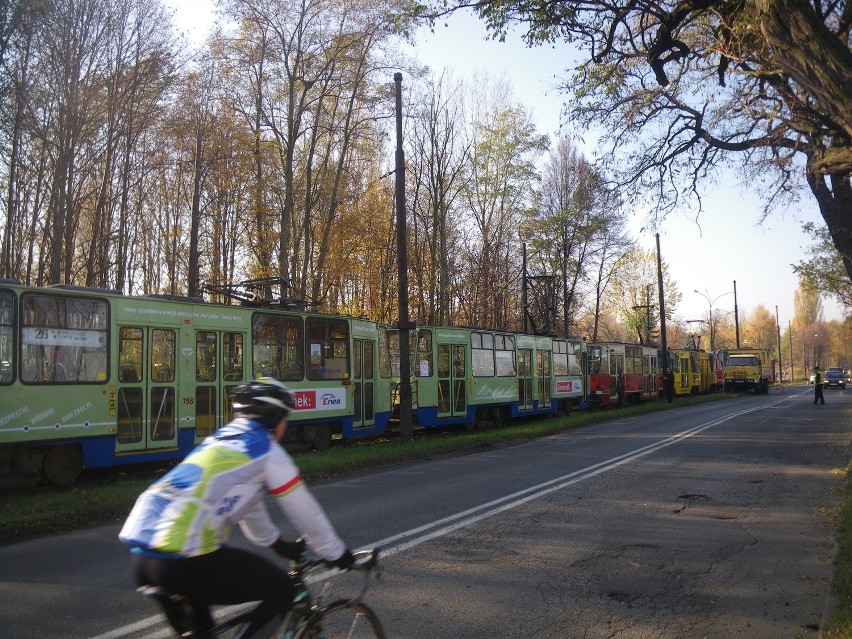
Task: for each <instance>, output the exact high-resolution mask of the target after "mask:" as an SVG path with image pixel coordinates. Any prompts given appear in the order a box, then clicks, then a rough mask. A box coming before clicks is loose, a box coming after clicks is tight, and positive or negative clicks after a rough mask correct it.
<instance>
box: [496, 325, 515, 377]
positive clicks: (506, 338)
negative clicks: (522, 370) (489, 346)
mask: <svg viewBox="0 0 852 639" xmlns="http://www.w3.org/2000/svg"><path fill="white" fill-rule="evenodd" d="M494 358H495V366H496V371H497V376H498V377H514V376H515V374H516V373H515V340H514V338H513V337H512V336H511V335H497V336H496V337H495V339H494Z"/></svg>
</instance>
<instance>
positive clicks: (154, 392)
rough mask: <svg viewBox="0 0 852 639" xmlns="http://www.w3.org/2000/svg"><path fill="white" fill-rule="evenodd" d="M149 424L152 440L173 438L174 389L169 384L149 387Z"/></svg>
mask: <svg viewBox="0 0 852 639" xmlns="http://www.w3.org/2000/svg"><path fill="white" fill-rule="evenodd" d="M168 332H171V331H168ZM150 424H151V439H152V440H153V441H163V440H168V439H174V436H175V389H174V388H172V387H171V386H155V387H154V388H152V389H151V419H150Z"/></svg>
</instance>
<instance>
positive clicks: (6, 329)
mask: <svg viewBox="0 0 852 639" xmlns="http://www.w3.org/2000/svg"><path fill="white" fill-rule="evenodd" d="M14 318H15V296H14V295H13V294H12V293H11V292H9V291H0V384H11V383H12V380H13V379H14V378H15V370H14V368H13V366H14V361H15V358H14V357H13V356H12V353H13V352H14V346H13V343H12V340H13V339H14V335H15V331H14V327H13V326H12V321H13V319H14Z"/></svg>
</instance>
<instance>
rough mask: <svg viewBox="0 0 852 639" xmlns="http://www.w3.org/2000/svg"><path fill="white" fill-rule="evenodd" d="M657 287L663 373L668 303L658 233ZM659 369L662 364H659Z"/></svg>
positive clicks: (665, 360) (666, 366)
mask: <svg viewBox="0 0 852 639" xmlns="http://www.w3.org/2000/svg"><path fill="white" fill-rule="evenodd" d="M657 287H658V289H659V295H660V349H661V350H662V351H663V364H662V368H663V373H664V374H665V372H666V369H667V368H668V367H669V351H668V348H667V346H666V301H665V294H664V292H663V260H662V258H661V257H660V234H659V233H657ZM657 367H658V368H659V367H660V363H659V362H657Z"/></svg>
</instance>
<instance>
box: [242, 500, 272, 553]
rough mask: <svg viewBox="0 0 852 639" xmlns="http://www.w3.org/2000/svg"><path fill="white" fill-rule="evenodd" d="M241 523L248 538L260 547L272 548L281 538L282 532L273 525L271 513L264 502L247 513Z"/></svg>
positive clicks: (260, 502) (257, 504)
mask: <svg viewBox="0 0 852 639" xmlns="http://www.w3.org/2000/svg"><path fill="white" fill-rule="evenodd" d="M239 523H240V529H241V530H242V531H243V534H244V535H245V536H246V538H247V539H248V540H249V541H250V542H252V543H253V544H257V545H258V546H271V545H272V544H274V543H275V541H276V540H277V539H278V538H279V537H280V536H281V531H280V530H278V526H276V525H275V524H274V523H272V518H271V517H270V516H269V511H268V510H266V506H265V505H264V504H263V502H262V501H259V502H258V503H256V504H255V505H254V506H252V507H251V509H249V510H248V511H246V512H245V513H244V514H243V515H242V516H241V519H240V522H239Z"/></svg>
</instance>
